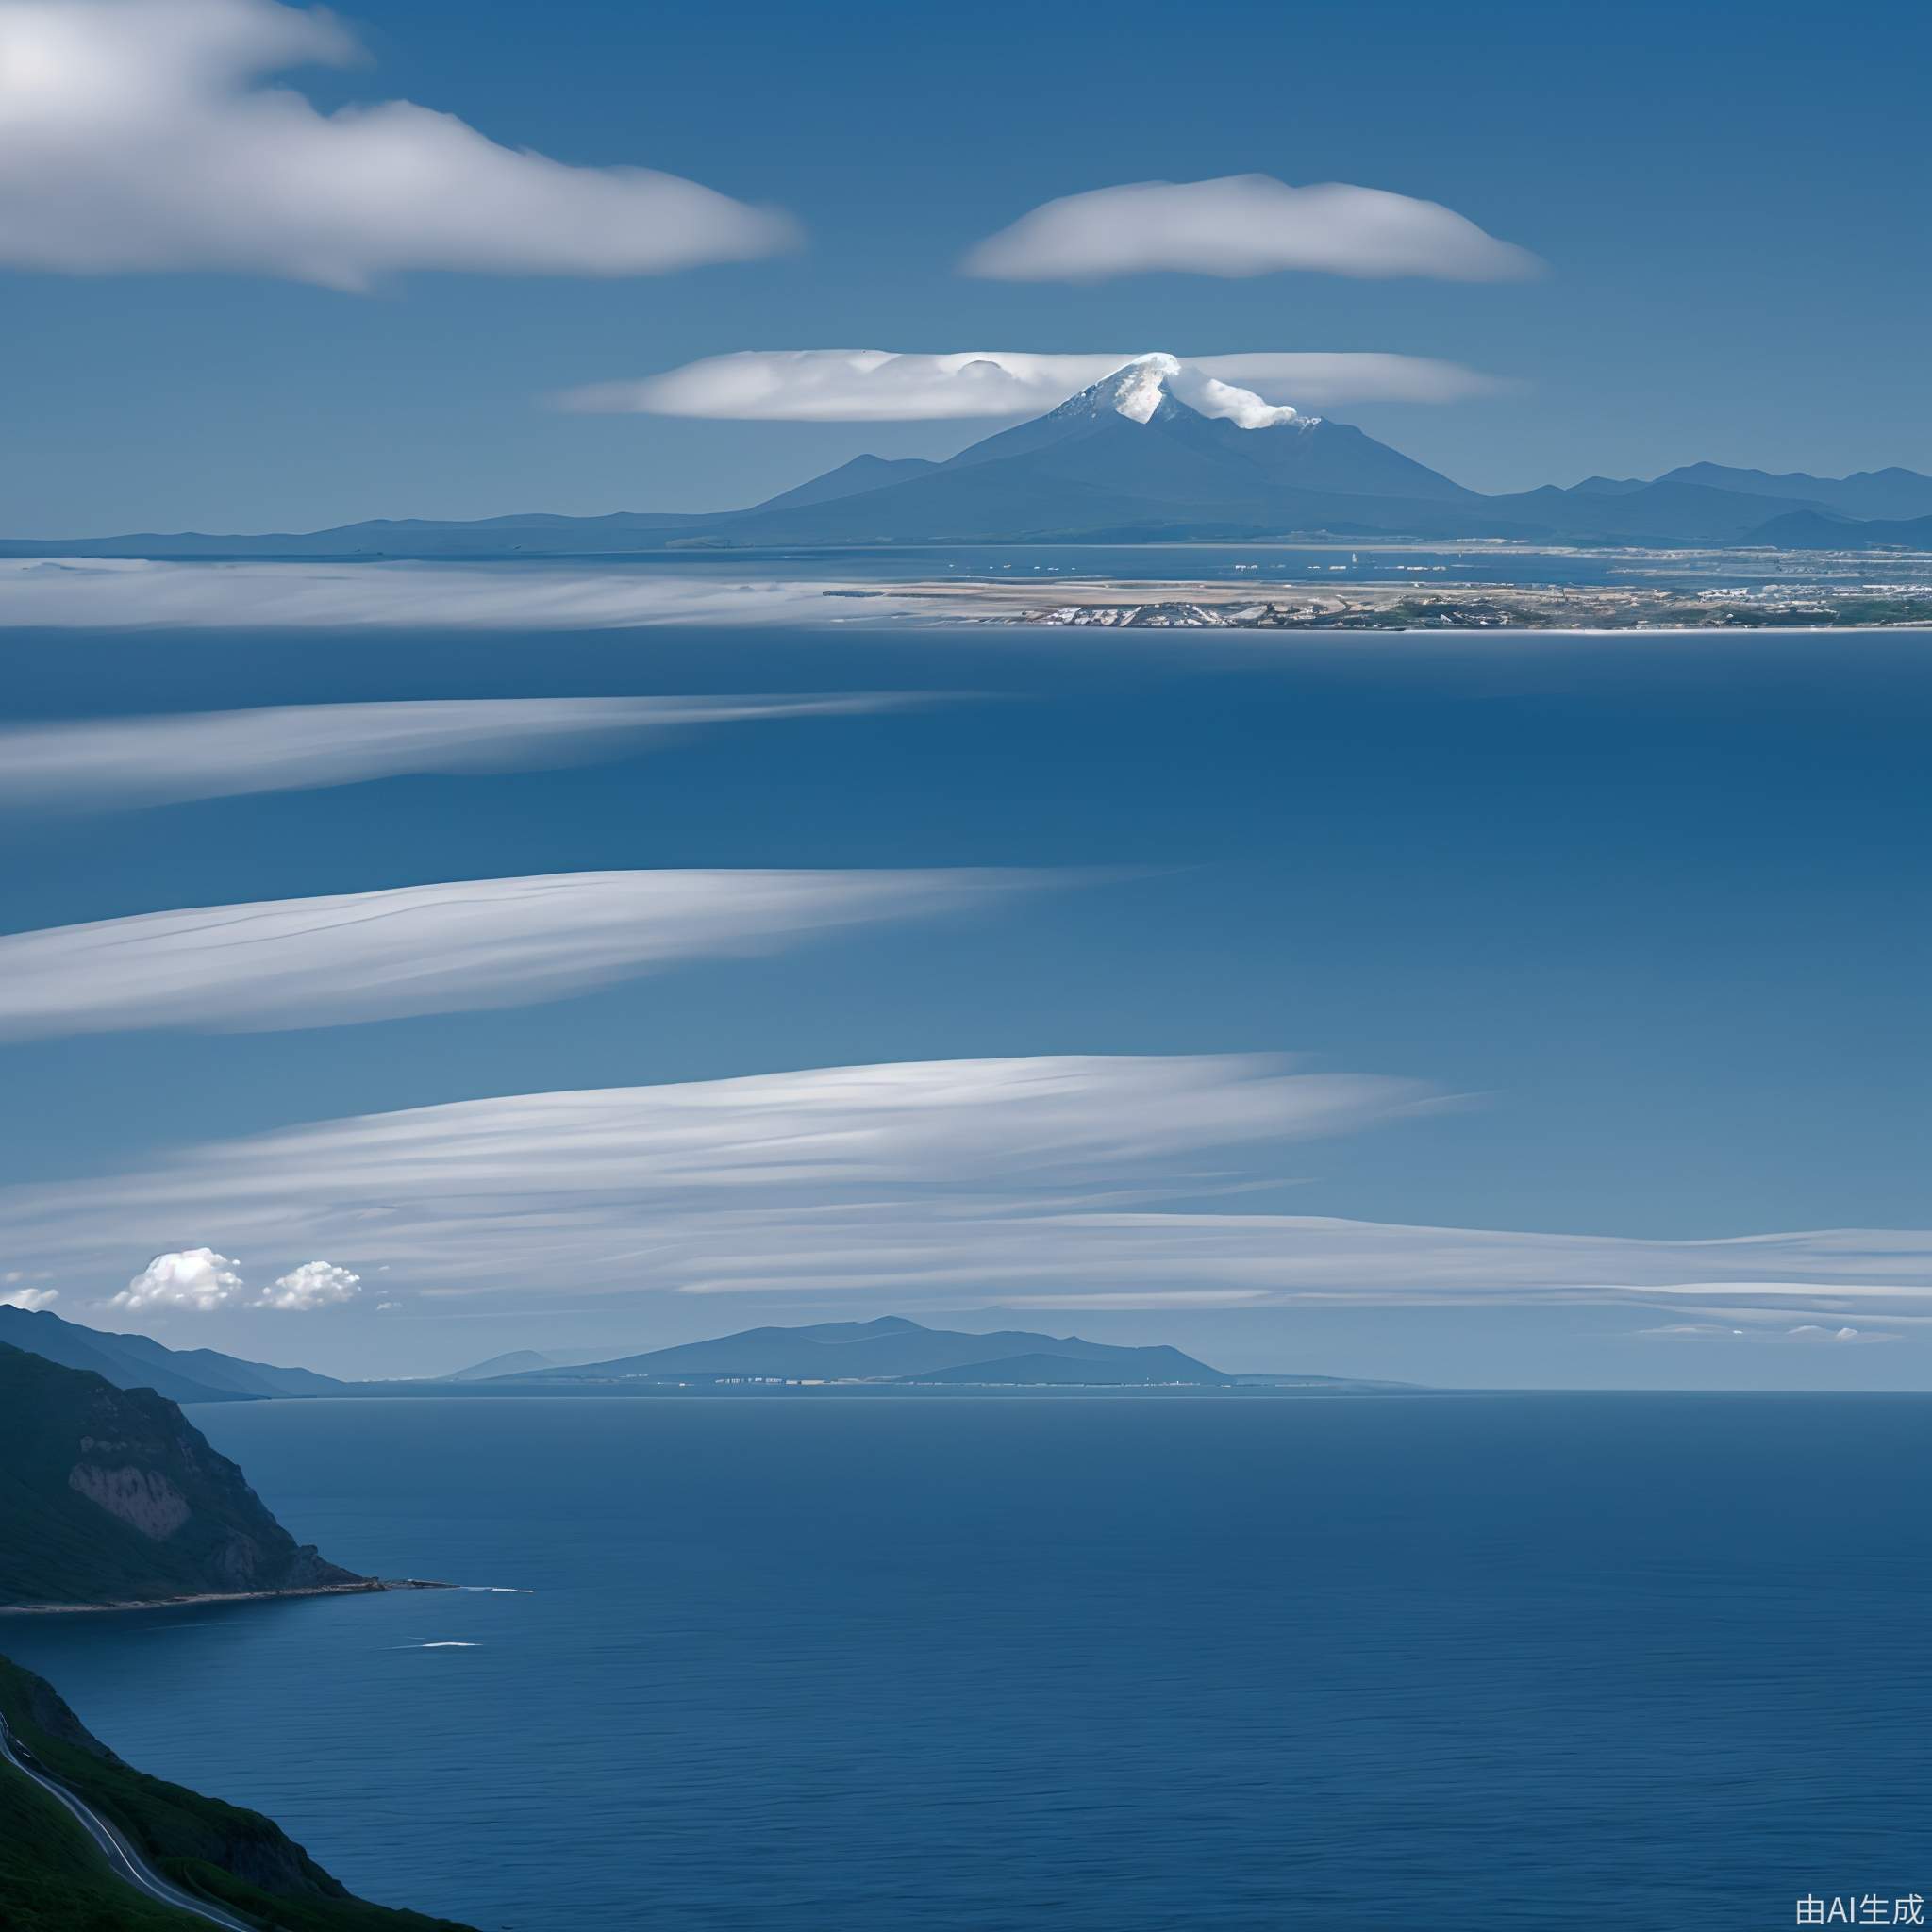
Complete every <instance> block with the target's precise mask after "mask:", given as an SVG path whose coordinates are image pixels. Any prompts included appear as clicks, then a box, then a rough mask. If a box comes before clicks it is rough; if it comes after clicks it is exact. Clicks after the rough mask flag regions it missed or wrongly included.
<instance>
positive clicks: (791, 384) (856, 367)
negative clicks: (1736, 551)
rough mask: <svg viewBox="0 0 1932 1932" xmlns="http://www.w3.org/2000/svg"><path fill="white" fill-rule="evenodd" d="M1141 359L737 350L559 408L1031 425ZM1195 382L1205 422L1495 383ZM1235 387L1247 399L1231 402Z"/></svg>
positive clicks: (1352, 371)
mask: <svg viewBox="0 0 1932 1932" xmlns="http://www.w3.org/2000/svg"><path fill="white" fill-rule="evenodd" d="M1141 355H1142V352H1141V351H1138V350H1126V351H1119V350H1113V351H1096V352H1095V353H1093V354H1091V355H1090V354H1081V355H1046V354H1034V353H1032V352H1030V351H1025V350H1012V349H964V350H957V351H952V352H949V353H946V354H943V355H924V354H914V353H910V352H906V351H899V350H891V349H744V350H740V351H738V352H736V353H735V354H732V355H725V356H707V357H704V358H702V359H700V360H699V361H696V362H687V363H685V364H684V365H683V366H682V367H680V368H677V369H669V370H666V371H664V372H663V373H662V374H661V375H647V376H643V377H641V378H640V379H637V380H634V381H624V382H600V383H591V384H590V385H588V386H587V387H584V388H581V389H574V390H570V391H566V392H565V393H564V394H563V396H562V397H561V398H559V401H560V402H561V405H562V407H563V408H567V409H575V410H583V411H589V412H595V413H616V414H624V413H634V414H641V415H653V416H700V417H710V418H719V419H726V420H735V421H744V422H761V423H924V422H939V421H946V420H964V419H972V418H976V417H1018V416H1034V415H1040V414H1042V413H1043V412H1044V411H1046V410H1048V409H1051V408H1055V407H1057V406H1058V404H1060V403H1063V402H1065V401H1066V399H1067V398H1068V397H1069V396H1071V395H1074V394H1076V393H1077V392H1078V391H1081V390H1083V389H1085V388H1087V386H1088V385H1089V384H1090V383H1095V382H1098V381H1100V380H1101V379H1102V377H1104V376H1108V375H1112V374H1113V373H1114V372H1115V371H1116V370H1117V369H1120V368H1121V367H1123V366H1124V364H1126V363H1129V362H1133V361H1137V360H1140V359H1141ZM1174 359H1175V361H1176V364H1177V367H1178V368H1180V369H1183V370H1185V371H1186V372H1188V373H1189V375H1191V377H1192V378H1193V380H1192V381H1191V384H1189V385H1188V386H1187V387H1186V388H1184V389H1183V390H1182V391H1181V393H1182V395H1183V398H1184V400H1186V401H1187V402H1189V403H1190V404H1191V405H1192V406H1193V407H1194V408H1199V409H1201V410H1202V411H1203V412H1204V413H1205V414H1208V415H1217V416H1218V415H1229V414H1233V413H1235V412H1236V411H1238V410H1241V409H1245V408H1249V406H1250V404H1251V403H1252V401H1253V400H1254V399H1255V398H1257V397H1258V398H1259V399H1260V400H1261V401H1262V402H1263V403H1273V404H1274V405H1282V404H1288V405H1292V406H1293V408H1302V409H1313V408H1327V407H1329V406H1330V405H1332V404H1336V403H1349V402H1414V403H1446V402H1455V401H1457V400H1458V399H1460V398H1461V397H1464V396H1473V395H1480V394H1484V393H1486V392H1488V391H1492V390H1494V389H1496V388H1498V387H1499V385H1498V383H1497V382H1496V381H1495V379H1494V378H1492V377H1490V376H1486V375H1479V374H1477V372H1476V371H1474V370H1473V369H1465V368H1463V367H1462V366H1461V365H1460V364H1458V363H1455V362H1442V361H1437V360H1434V359H1432V358H1428V357H1424V356H1393V355H1380V354H1356V353H1351V352H1343V351H1337V352H1333V353H1331V352H1327V351H1317V350H1283V351H1254V352H1251V353H1241V352H1236V353H1230V354H1226V355H1211V356H1184V357H1179V358H1174ZM1233 385H1239V386H1240V389H1241V391H1246V392H1247V393H1246V394H1244V395H1243V394H1235V393H1230V392H1229V391H1230V386H1233Z"/></svg>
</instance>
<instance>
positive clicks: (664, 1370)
mask: <svg viewBox="0 0 1932 1932" xmlns="http://www.w3.org/2000/svg"><path fill="white" fill-rule="evenodd" d="M747 1378H748V1379H751V1380H756V1381H774V1382H922V1381H934V1380H945V1381H949V1382H962V1381H976V1382H981V1383H997V1384H1003V1385H1022V1384H1024V1385H1035V1384H1041V1383H1082V1384H1087V1385H1092V1386H1101V1385H1106V1386H1112V1387H1120V1386H1124V1385H1127V1384H1148V1383H1193V1384H1203V1385H1205V1384H1210V1383H1228V1382H1232V1381H1233V1380H1234V1377H1233V1376H1231V1375H1225V1374H1222V1372H1221V1371H1220V1370H1219V1369H1210V1368H1209V1367H1208V1365H1207V1363H1206V1362H1199V1361H1196V1360H1195V1359H1194V1358H1193V1357H1192V1356H1188V1355H1183V1354H1182V1353H1181V1352H1180V1350H1179V1349H1177V1348H1116V1347H1114V1346H1112V1345H1111V1344H1110V1343H1108V1342H1104V1341H1082V1340H1081V1339H1080V1338H1079V1337H1078V1336H1077V1335H1068V1336H1053V1335H1032V1334H1028V1333H1025V1332H1024V1331H1023V1330H1018V1329H999V1330H996V1331H994V1332H993V1333H992V1334H990V1335H968V1334H962V1333H959V1332H958V1331H957V1330H954V1329H950V1328H924V1327H922V1326H921V1325H920V1324H918V1323H917V1322H908V1320H907V1319H906V1318H905V1317H904V1316H903V1315H882V1316H880V1317H879V1318H878V1319H877V1320H876V1321H873V1322H820V1323H817V1324H813V1325H812V1326H810V1327H805V1328H746V1329H744V1330H742V1331H741V1332H740V1333H739V1334H736V1335H722V1336H720V1337H718V1338H717V1340H715V1341H685V1342H679V1343H678V1344H676V1345H675V1347H672V1348H655V1349H652V1350H651V1351H649V1353H647V1354H644V1355H630V1356H623V1357H619V1358H618V1359H617V1360H615V1361H606V1362H589V1363H583V1364H579V1365H575V1366H569V1367H562V1368H545V1369H538V1370H534V1371H531V1372H528V1373H525V1374H518V1375H514V1376H512V1377H510V1378H509V1379H511V1380H513V1381H516V1382H519V1383H524V1384H532V1383H541V1384H542V1385H543V1386H544V1387H546V1388H549V1389H563V1388H567V1387H569V1386H571V1385H572V1384H578V1385H581V1384H585V1383H591V1382H696V1381H729V1380H737V1379H747Z"/></svg>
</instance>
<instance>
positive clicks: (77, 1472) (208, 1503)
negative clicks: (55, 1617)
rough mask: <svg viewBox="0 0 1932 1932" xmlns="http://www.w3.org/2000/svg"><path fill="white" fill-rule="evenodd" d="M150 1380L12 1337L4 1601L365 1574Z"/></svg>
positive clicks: (145, 1594) (137, 1595) (5, 1438)
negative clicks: (317, 1542)
mask: <svg viewBox="0 0 1932 1932" xmlns="http://www.w3.org/2000/svg"><path fill="white" fill-rule="evenodd" d="M359 1580H360V1579H358V1577H357V1576H356V1575H355V1574H353V1573H352V1572H350V1571H347V1570H341V1569H338V1568H337V1567H336V1565H334V1564H333V1563H327V1562H325V1561H324V1560H323V1559H322V1557H319V1556H318V1555H317V1554H316V1552H315V1550H314V1549H313V1548H312V1547H311V1546H308V1545H306V1544H298V1543H297V1542H296V1541H295V1540H294V1538H293V1537H291V1535H290V1534H289V1533H288V1531H287V1530H285V1529H284V1528H283V1527H282V1526H281V1524H279V1523H277V1522H276V1521H275V1518H274V1517H273V1516H271V1515H270V1514H269V1512H268V1510H267V1509H266V1508H264V1507H262V1503H261V1500H260V1498H259V1497H258V1496H257V1495H256V1493H255V1491H253V1490H251V1489H250V1488H249V1487H248V1483H247V1479H246V1478H245V1477H244V1476H243V1475H242V1472H241V1470H240V1469H239V1468H237V1467H236V1465H235V1464H234V1463H232V1462H230V1461H229V1460H228V1458H227V1457H225V1456H222V1455H219V1454H217V1452H216V1451H215V1450H214V1449H212V1448H210V1447H209V1445H208V1441H207V1439H206V1438H205V1437H204V1436H203V1435H202V1434H201V1432H200V1431H199V1430H198V1429H196V1428H194V1427H193V1426H192V1424H190V1423H189V1422H188V1420H187V1418H186V1417H185V1416H183V1415H182V1413H181V1411H180V1410H179V1409H178V1408H177V1407H175V1405H174V1404H173V1403H172V1402H169V1401H167V1400H166V1399H165V1398H164V1397H162V1396H159V1395H157V1394H156V1393H155V1392H154V1391H153V1390H151V1389H127V1390H123V1389H116V1388H114V1387H113V1386H112V1385H111V1384H110V1383H108V1382H106V1381H104V1380H102V1378H101V1377H100V1376H99V1375H95V1374H88V1373H86V1372H83V1371H78V1370H74V1369H63V1368H60V1367H58V1366H57V1365H56V1364H54V1363H52V1362H48V1361H44V1360H42V1358H41V1357H38V1356H32V1355H26V1354H24V1353H23V1352H22V1351H20V1350H18V1349H13V1348H8V1347H6V1346H4V1345H0V1605H7V1604H12V1605H19V1604H72V1603H125V1602H134V1601H144V1600H147V1599H150V1598H156V1597H171V1596H190V1595H197V1594H200V1593H202V1592H204V1591H272V1590H305V1589H313V1588H315V1587H317V1586H321V1585H328V1584H353V1583H356V1582H358V1581H359Z"/></svg>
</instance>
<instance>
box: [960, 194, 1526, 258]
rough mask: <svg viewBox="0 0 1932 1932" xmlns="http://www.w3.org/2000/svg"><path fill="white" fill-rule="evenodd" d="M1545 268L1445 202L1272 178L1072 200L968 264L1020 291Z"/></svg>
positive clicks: (1006, 232) (1035, 216) (978, 252)
mask: <svg viewBox="0 0 1932 1932" xmlns="http://www.w3.org/2000/svg"><path fill="white" fill-rule="evenodd" d="M1541 266H1542V264H1541V262H1539V261H1538V259H1537V258H1536V257H1535V256H1533V255H1531V254H1530V253H1529V252H1528V250H1526V249H1523V248H1518V247H1516V246H1515V245H1514V244H1513V243H1511V242H1499V241H1497V239H1496V238H1495V237H1494V236H1493V235H1490V234H1486V233H1485V232H1484V231H1483V230H1482V229H1481V228H1479V227H1477V226H1476V225H1475V224H1474V222H1472V221H1470V220H1469V219H1468V218H1467V217H1466V216H1463V215H1459V214H1457V212H1456V211H1455V209H1454V208H1444V207H1442V206H1441V203H1440V202H1434V201H1419V200H1417V199H1416V198H1415V197H1414V196H1413V195H1407V194H1391V193H1390V192H1387V191H1386V190H1384V189H1379V188H1357V187H1355V186H1353V185H1352V184H1350V183H1348V182H1345V181H1324V182H1321V183H1319V184H1317V185H1316V186H1314V187H1311V188H1291V187H1290V186H1289V185H1288V184H1287V183H1286V182H1285V181H1277V180H1275V179H1274V177H1273V176H1272V175H1224V176H1222V177H1221V178H1219V179H1218V180H1213V181H1135V182H1130V183H1128V184H1127V185H1125V186H1124V187H1120V188H1096V189H1093V190H1092V191H1091V192H1088V193H1085V194H1069V195H1065V196H1063V197H1062V198H1061V199H1059V200H1058V201H1049V202H1047V203H1045V204H1044V205H1043V206H1042V207H1040V208H1035V209H1033V211H1032V212H1031V213H1030V214H1025V215H1023V216H1022V217H1021V218H1020V219H1019V220H1018V221H1017V222H1015V223H1014V224H1013V225H1012V226H1011V227H1009V228H1003V229H1002V230H1001V231H1000V232H999V233H998V234H997V235H992V236H989V237H988V238H987V240H986V241H984V242H980V243H979V245H978V246H977V247H976V248H974V250H973V252H972V253H971V254H970V255H969V256H968V257H967V258H966V261H965V263H964V267H965V272H966V273H967V274H968V275H986V276H990V277H993V278H995V279H999V280H1005V281H1017V282H1074V281H1097V280H1101V279H1103V278H1105V277H1107V276H1110V275H1146V274H1151V273H1155V272H1158V271H1162V270H1165V271H1169V272H1174V273H1179V274H1184V275H1273V274H1275V273H1278V272H1279V271H1281V270H1284V269H1304V270H1318V271H1321V272H1323V273H1324V274H1328V275H1361V276H1385V275H1431V276H1435V277H1437V278H1439V279H1441V280H1445V281H1457V282H1497V281H1514V280H1520V279H1522V278H1523V277H1524V276H1525V275H1535V274H1537V273H1538V272H1539V271H1540V270H1541Z"/></svg>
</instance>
